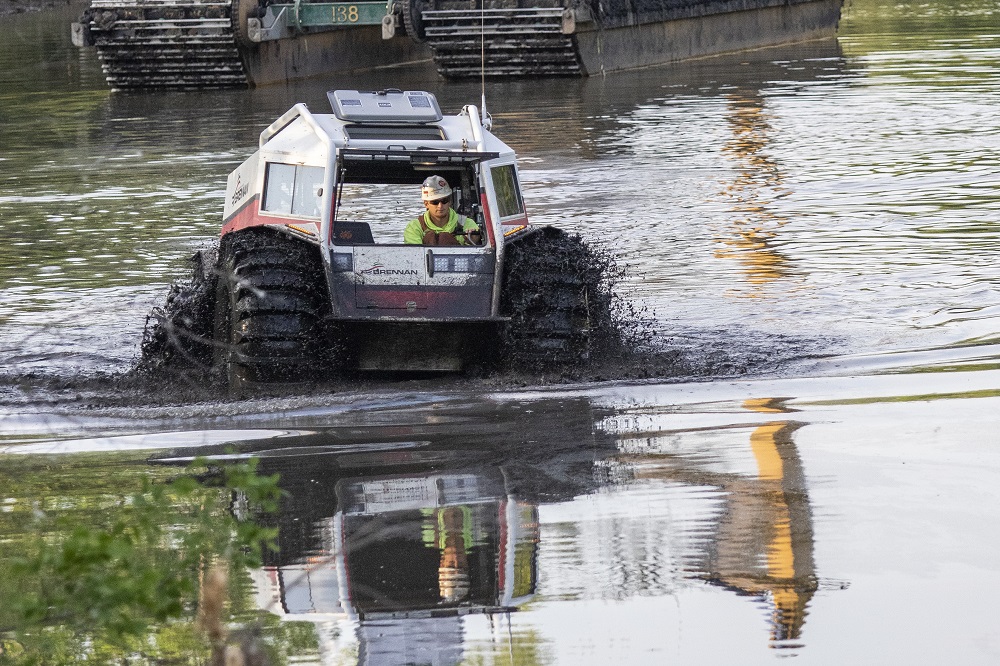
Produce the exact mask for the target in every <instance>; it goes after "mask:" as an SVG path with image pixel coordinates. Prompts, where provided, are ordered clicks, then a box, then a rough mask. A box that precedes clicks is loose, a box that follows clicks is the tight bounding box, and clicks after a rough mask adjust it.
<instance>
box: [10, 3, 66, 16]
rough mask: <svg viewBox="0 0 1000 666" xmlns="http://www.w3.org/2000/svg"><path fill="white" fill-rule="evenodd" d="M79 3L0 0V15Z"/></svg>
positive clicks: (37, 10)
mask: <svg viewBox="0 0 1000 666" xmlns="http://www.w3.org/2000/svg"><path fill="white" fill-rule="evenodd" d="M76 4H81V3H80V2H79V0H0V16H8V15H10V14H24V13H27V12H40V11H45V10H47V9H56V8H58V7H71V6H73V5H76Z"/></svg>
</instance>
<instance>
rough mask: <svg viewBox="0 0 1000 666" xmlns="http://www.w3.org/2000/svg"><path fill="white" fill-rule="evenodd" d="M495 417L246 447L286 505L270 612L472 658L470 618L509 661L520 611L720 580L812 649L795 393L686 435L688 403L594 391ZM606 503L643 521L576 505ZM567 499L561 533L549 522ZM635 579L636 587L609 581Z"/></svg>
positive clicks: (355, 645)
mask: <svg viewBox="0 0 1000 666" xmlns="http://www.w3.org/2000/svg"><path fill="white" fill-rule="evenodd" d="M704 407H705V406H699V408H698V413H699V414H706V413H712V411H713V410H712V409H708V408H704ZM483 410H484V408H483V407H482V405H480V406H478V407H469V406H458V407H451V408H442V409H434V410H432V411H431V412H428V413H425V414H423V415H422V416H421V414H420V413H414V412H406V413H399V414H396V415H393V414H389V413H386V414H380V415H368V417H367V420H368V422H369V423H371V424H372V425H370V426H367V427H365V426H362V425H361V424H358V423H355V424H349V423H345V424H343V425H341V426H338V427H329V428H320V429H315V430H313V431H310V432H300V434H297V435H293V436H290V437H284V438H282V439H280V440H272V441H271V442H270V443H263V442H261V441H260V440H253V441H248V442H246V443H244V444H243V445H242V447H243V448H244V451H243V453H242V454H240V455H244V454H245V455H250V454H253V455H255V456H256V457H259V465H260V471H261V472H262V473H265V474H273V473H278V474H280V482H279V483H280V485H281V487H282V489H283V490H284V491H285V492H286V493H287V495H286V497H285V499H284V500H283V502H282V506H281V510H280V512H279V514H277V515H276V516H271V517H263V518H262V520H264V521H268V520H271V521H273V525H274V526H276V527H278V542H279V547H280V550H279V551H278V552H276V553H270V554H269V555H267V558H266V561H265V567H264V568H263V569H262V570H260V571H257V572H255V574H254V578H255V582H256V588H257V602H258V606H259V607H260V608H263V609H267V610H269V611H271V612H272V613H275V614H278V615H280V616H282V617H284V618H285V619H287V620H297V621H309V622H312V623H313V624H314V625H315V627H316V630H317V634H318V636H319V638H320V640H319V644H320V649H321V652H322V654H324V655H327V656H329V655H334V654H338V655H341V658H342V657H343V655H344V654H350V655H356V658H357V661H358V663H361V664H369V663H371V664H375V663H378V664H404V663H435V664H459V663H463V661H466V660H467V659H468V658H469V654H468V653H467V650H468V649H469V647H468V643H467V637H466V635H465V632H466V631H467V625H466V622H467V621H469V620H470V619H471V618H470V616H476V617H481V618H483V620H484V621H486V622H488V623H489V625H490V626H491V627H502V626H506V627H507V629H508V631H507V632H504V631H500V630H497V631H495V632H494V634H493V635H494V638H493V640H494V641H495V642H496V643H497V645H495V646H494V647H495V648H496V649H501V647H502V646H503V645H504V644H506V643H509V642H510V641H514V640H517V637H516V636H513V635H512V634H510V633H509V629H510V626H511V614H512V613H515V612H519V611H523V610H525V609H526V607H527V608H531V607H532V606H533V605H534V604H536V603H543V604H544V603H551V602H552V601H553V600H561V599H574V598H611V599H616V600H622V599H627V598H630V597H634V596H646V595H650V594H654V595H663V594H666V595H673V594H675V593H677V591H678V590H680V589H681V588H683V587H687V588H691V587H692V586H694V585H697V584H698V583H699V582H708V583H709V584H711V585H714V586H718V587H720V588H723V589H726V590H730V591H732V592H734V593H736V594H737V595H739V596H746V597H749V598H752V599H753V600H755V601H756V602H757V603H760V604H762V605H763V606H766V608H767V611H766V613H767V617H768V618H769V625H770V636H769V643H770V644H771V645H772V646H773V647H780V648H789V647H797V646H799V645H800V641H801V637H802V633H803V628H804V624H805V620H806V616H807V607H808V604H809V603H810V600H811V599H812V597H813V595H814V594H815V592H816V590H817V576H816V572H815V564H814V561H813V529H812V515H811V508H810V505H809V498H808V492H807V483H806V478H805V473H804V470H803V464H802V460H801V458H800V457H799V454H798V451H797V448H796V445H795V433H796V432H797V430H798V429H799V428H800V427H801V424H800V423H798V422H796V421H795V420H794V414H793V413H791V410H789V408H788V407H787V406H786V405H785V403H784V401H782V400H780V399H760V400H748V401H746V402H744V403H742V404H735V405H730V406H726V407H724V408H722V409H720V412H719V413H720V414H721V416H720V417H719V418H721V419H722V422H721V424H715V425H710V426H708V427H705V426H699V427H690V426H687V427H680V428H675V427H672V423H673V421H672V419H675V418H677V417H678V416H683V414H679V413H678V411H677V410H676V408H674V407H662V408H657V407H641V406H614V407H598V406H595V405H593V404H591V402H590V401H589V400H587V399H569V400H566V399H563V400H536V401H532V402H529V403H525V404H509V405H495V406H494V407H493V411H492V412H491V413H490V414H489V415H488V417H487V416H486V415H485V414H484V413H483ZM472 415H477V416H479V417H480V419H479V420H478V421H475V420H474V419H469V418H468V417H469V416H472ZM733 421H735V423H734V422H733ZM748 421H749V422H748ZM279 442H280V443H281V444H282V446H281V447H280V448H276V447H275V444H276V443H279ZM237 446H238V448H239V446H240V445H237ZM268 447H269V448H268ZM199 453H201V454H205V453H206V451H200V452H199ZM220 453H221V452H220ZM210 455H211V454H210ZM226 455H233V454H232V452H231V451H230V453H228V454H226ZM174 460H180V459H179V458H174ZM668 487H669V488H674V489H677V488H680V489H681V490H682V491H683V492H680V493H677V492H665V491H664V490H665V489H667V488H668ZM685 489H687V490H685ZM706 489H709V491H710V492H705V490H706ZM596 496H604V497H611V498H613V499H612V500H610V501H620V502H622V504H620V505H618V506H619V507H622V508H620V509H615V511H619V510H620V511H622V513H619V514H616V515H619V516H623V520H629V521H632V520H633V518H634V522H630V523H629V527H628V529H620V528H621V525H619V526H615V525H612V524H610V523H607V521H608V520H611V518H608V517H602V515H594V516H590V515H583V514H575V513H573V511H575V510H579V509H578V508H577V509H574V508H572V507H581V506H587V505H588V504H587V503H586V502H583V503H581V502H579V501H577V500H579V499H580V498H584V497H596ZM614 498H617V499H614ZM650 498H654V499H655V501H656V502H658V503H659V502H663V501H667V502H670V503H678V506H677V507H675V509H676V511H674V510H666V511H664V512H662V513H660V514H656V515H655V516H654V518H653V519H652V520H646V519H645V518H644V515H645V514H646V513H647V510H646V509H645V508H643V507H642V506H641V505H640V504H639V503H638V502H641V501H643V500H644V499H645V500H649V499H650ZM664 498H667V499H666V500H664ZM684 503H688V504H686V505H685V506H680V505H681V504H684ZM550 505H551V506H553V507H556V506H558V507H560V511H559V512H557V513H558V514H559V516H560V518H559V519H558V521H559V522H558V524H557V523H552V522H549V523H546V521H545V520H544V516H543V513H544V511H545V510H546V509H545V507H547V506H550ZM609 506H610V505H609ZM692 506H694V507H695V510H693V511H692V510H690V509H691V507H692ZM629 507H631V508H629ZM612 514H614V512H612ZM612 514H608V515H609V516H611V515H612ZM640 514H641V515H640ZM674 514H676V516H692V515H696V514H697V516H699V517H698V519H697V520H696V521H693V522H692V521H690V520H688V521H687V522H685V521H684V520H680V519H679V518H676V517H674ZM650 515H653V514H650ZM567 516H575V518H567ZM572 520H577V521H587V524H588V525H591V526H593V527H587V528H586V529H584V528H585V527H586V526H585V525H584V524H583V523H582V522H580V523H578V524H576V525H574V524H573V523H572ZM567 521H569V522H567ZM605 523H607V524H605ZM602 524H603V526H602ZM568 534H571V535H573V536H571V537H569V539H570V540H569V541H567V540H566V539H567V537H566V535H568ZM611 535H613V538H612V539H611V540H612V541H613V542H614V544H616V546H615V547H613V548H610V549H609V548H608V545H609V544H608V543H605V540H606V539H607V538H608V537H609V536H611ZM547 540H548V541H547ZM678 543H680V545H681V547H680V548H678V549H677V550H672V548H673V546H672V545H670V544H675V545H676V544H678ZM653 544H659V545H658V546H653V547H654V548H656V549H657V550H655V552H654V551H648V548H647V546H652V545H653ZM643 553H646V554H645V555H644V554H643ZM650 567H652V568H653V569H654V570H650ZM619 573H620V574H621V575H622V576H623V578H622V579H621V581H627V582H625V583H623V582H621V581H619V582H618V583H614V582H612V583H611V585H612V586H615V585H617V586H619V587H617V588H615V589H611V588H609V582H608V581H612V580H618V579H619ZM540 580H544V581H545V586H544V589H540V588H539V585H540V583H539V581H540ZM643 581H645V582H643ZM650 586H652V587H650ZM526 621H527V622H528V623H529V624H530V623H531V622H532V621H533V620H531V619H530V617H529V618H528V619H527V620H526ZM477 626H478V625H477ZM547 629H552V628H551V627H539V631H538V632H536V633H534V634H532V639H531V640H542V639H541V638H537V636H542V635H543V634H544V632H545V630H547ZM498 646H499V647H498ZM480 647H481V646H480ZM508 647H509V645H508ZM503 651H504V652H505V651H506V650H505V649H504V650H503ZM352 658H353V657H352Z"/></svg>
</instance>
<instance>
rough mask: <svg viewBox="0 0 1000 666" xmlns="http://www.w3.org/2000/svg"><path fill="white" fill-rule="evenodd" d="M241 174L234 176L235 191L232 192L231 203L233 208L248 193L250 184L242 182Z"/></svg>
mask: <svg viewBox="0 0 1000 666" xmlns="http://www.w3.org/2000/svg"><path fill="white" fill-rule="evenodd" d="M242 181H243V179H242V174H236V189H234V190H233V199H232V203H233V205H234V206H235V205H236V203H237V202H238V201H239V200H240V199H242V198H243V197H245V196H246V195H247V192H249V191H250V183H244V182H242Z"/></svg>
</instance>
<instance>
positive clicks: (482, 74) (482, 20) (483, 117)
mask: <svg viewBox="0 0 1000 666" xmlns="http://www.w3.org/2000/svg"><path fill="white" fill-rule="evenodd" d="M479 49H480V51H479V80H480V83H481V85H482V90H483V103H482V104H481V105H480V107H479V115H480V122H481V123H482V125H483V127H485V128H486V129H490V128H491V127H492V126H493V119H492V118H490V114H488V113H486V0H479Z"/></svg>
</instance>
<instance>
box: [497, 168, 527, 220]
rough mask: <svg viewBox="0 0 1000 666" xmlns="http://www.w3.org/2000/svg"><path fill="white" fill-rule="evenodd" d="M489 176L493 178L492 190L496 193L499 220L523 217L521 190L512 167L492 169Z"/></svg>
mask: <svg viewBox="0 0 1000 666" xmlns="http://www.w3.org/2000/svg"><path fill="white" fill-rule="evenodd" d="M490 174H491V175H492V176H493V189H494V190H495V191H496V193H497V207H498V208H499V209H500V211H499V212H500V219H501V220H502V219H504V218H505V217H518V216H521V215H524V203H523V202H522V201H521V188H520V186H519V185H518V182H517V173H516V172H515V171H514V165H513V164H509V165H507V166H495V167H492V168H491V169H490Z"/></svg>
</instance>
